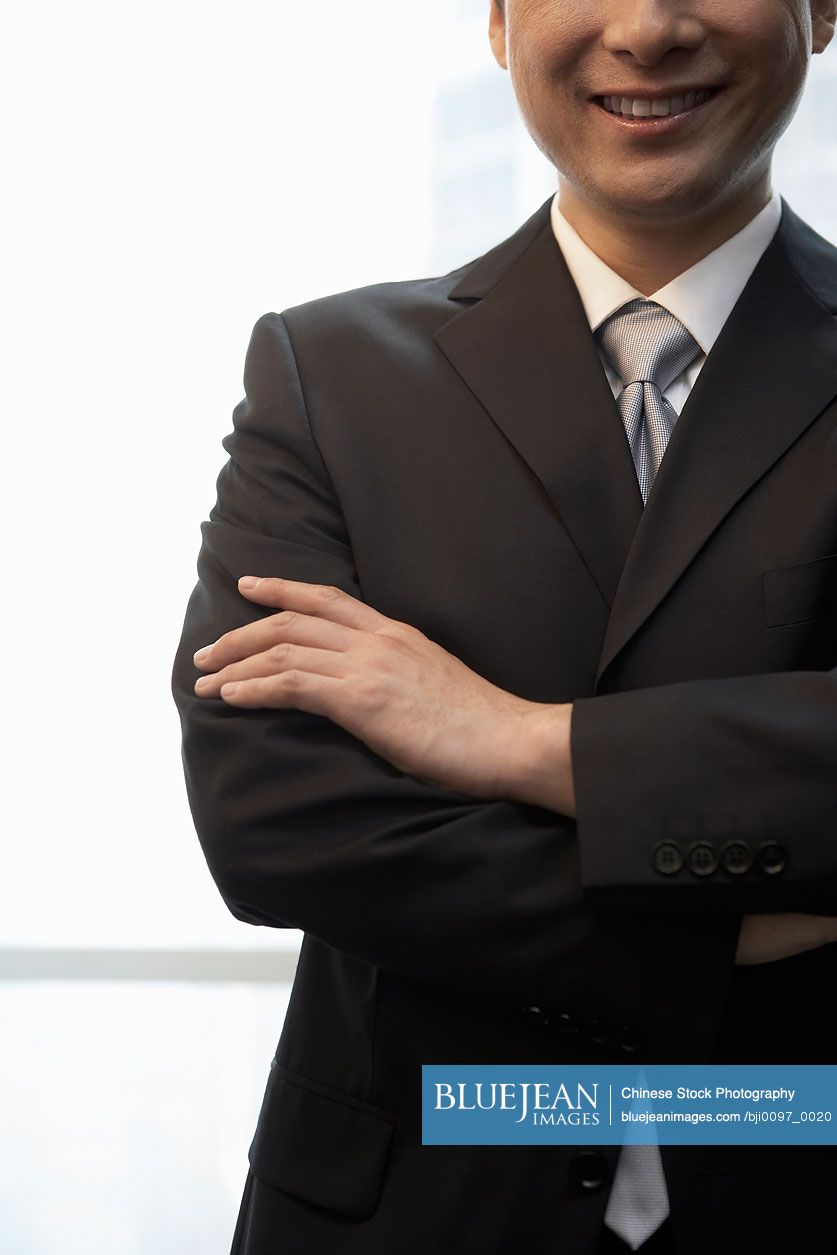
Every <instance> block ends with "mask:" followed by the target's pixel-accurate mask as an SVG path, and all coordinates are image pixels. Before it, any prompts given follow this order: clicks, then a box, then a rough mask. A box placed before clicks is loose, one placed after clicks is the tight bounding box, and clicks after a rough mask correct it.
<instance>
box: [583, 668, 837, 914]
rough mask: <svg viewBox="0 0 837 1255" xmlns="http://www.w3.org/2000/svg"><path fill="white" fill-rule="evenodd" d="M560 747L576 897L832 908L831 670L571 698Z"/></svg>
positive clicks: (834, 688)
mask: <svg viewBox="0 0 837 1255" xmlns="http://www.w3.org/2000/svg"><path fill="white" fill-rule="evenodd" d="M571 746H572V754H573V778H574V783H575V792H576V816H577V831H578V839H579V844H580V850H581V869H582V883H583V885H584V888H585V896H586V900H587V901H588V902H591V903H592V902H597V903H599V904H600V906H601V907H602V908H603V909H610V908H611V907H618V906H619V905H620V904H622V905H624V904H625V903H626V902H628V901H633V902H635V903H636V904H637V905H639V904H641V903H647V904H648V905H649V906H651V907H652V908H654V909H658V910H672V911H678V910H680V909H681V908H685V909H687V910H689V909H695V910H707V909H710V910H718V911H730V912H736V911H744V912H748V913H749V912H771V911H776V912H783V911H807V912H811V913H814V914H822V915H835V914H837V669H835V670H831V671H828V670H826V671H796V672H780V673H775V674H767V675H751V676H742V677H733V678H728V679H727V678H722V679H710V680H705V679H702V680H690V681H683V682H679V683H676V684H668V685H661V686H659V687H655V688H646V689H636V690H633V691H628V692H619V693H612V694H606V695H601V696H597V697H592V698H582V699H580V700H578V701H576V702H575V703H574V708H573V719H572V729H571Z"/></svg>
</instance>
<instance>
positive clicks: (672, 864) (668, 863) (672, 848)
mask: <svg viewBox="0 0 837 1255" xmlns="http://www.w3.org/2000/svg"><path fill="white" fill-rule="evenodd" d="M651 864H652V866H653V868H654V870H655V871H658V872H662V873H663V875H664V876H672V875H674V873H675V872H679V871H680V868H681V867H682V866H683V855H682V854H681V853H680V846H679V845H676V844H675V842H674V841H658V842H657V844H656V845H655V846H654V849H653V851H652V854H651Z"/></svg>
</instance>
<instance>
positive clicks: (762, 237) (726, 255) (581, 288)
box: [550, 191, 782, 414]
mask: <svg viewBox="0 0 837 1255" xmlns="http://www.w3.org/2000/svg"><path fill="white" fill-rule="evenodd" d="M558 196H559V193H558V192H556V193H555V195H554V197H553V198H552V205H551V208H550V220H551V223H552V231H553V234H554V235H555V239H556V240H557V241H558V246H559V248H560V249H561V252H562V253H563V255H564V260H565V261H566V263H567V267H568V269H569V271H570V274H571V275H572V277H573V280H574V282H575V286H576V287H577V288H578V294H579V296H580V297H581V303H582V305H583V306H584V311H585V313H586V314H587V318H588V321H589V323H590V330H591V331H595V330H596V328H597V327H599V326H601V324H602V323H603V322H604V321H605V319H606V318H609V317H610V315H611V314H614V313H615V312H616V310H617V309H620V308H621V306H623V305H624V304H625V303H626V302H627V301H633V300H635V299H636V298H637V297H642V296H643V293H642V292H637V290H636V288H634V287H631V285H630V283H628V282H627V280H626V279H623V278H622V277H621V275H618V274H617V273H616V271H615V270H611V268H610V266H608V265H607V264H606V263H605V262H603V261H602V259H601V257H599V256H598V255H597V254H596V253H594V252H593V250H592V249H591V248H590V247H589V245H587V244H585V242H584V240H582V238H581V236H580V235H579V234H578V232H577V231H576V230H575V229H574V228H573V227H572V226H570V224H569V222H568V221H567V219H566V218H565V217H564V215H563V214H562V213H561V210H560V208H559V205H558ZM781 216H782V203H781V200H780V198H779V194H778V193H777V192H775V191H774V193H773V195H772V197H771V198H770V200H769V201H768V203H767V204H766V205H765V206H764V208H763V209H761V210H760V211H759V212H758V213H757V214H756V216H755V217H754V218H751V219H750V221H749V222H748V223H747V225H746V226H745V227H742V228H741V230H740V231H738V232H737V234H735V235H733V236H730V238H729V239H728V240H725V241H724V243H723V244H721V245H719V246H718V248H716V249H714V250H713V251H712V252H711V253H707V255H706V256H705V257H702V258H701V260H700V261H699V262H695V264H694V266H690V267H689V269H688V270H684V271H683V272H682V274H679V275H677V277H676V278H675V279H672V280H671V281H670V282H669V283H667V284H666V285H665V286H664V287H662V288H659V289H658V291H656V292H654V293H653V294H652V295H651V296H649V297H648V298H647V299H648V300H650V301H656V302H657V304H658V305H662V306H663V308H664V309H667V310H668V311H669V313H671V314H674V316H675V318H679V320H680V322H682V324H683V326H684V327H686V328H687V330H689V331H690V332H691V333H692V335H693V336H694V338H695V340H696V341H697V343H698V344H699V345H700V348H701V353H700V356H699V357H697V358H696V359H695V361H694V362H693V363H692V365H691V366H689V367H688V368H687V369H686V370H685V371H683V373H682V374H681V375H678V376H677V378H676V379H675V380H674V381H673V382H672V384H671V385H670V387H669V388H667V389H666V391H665V393H664V394H663V395H664V396H665V397H666V399H667V400H668V401H670V402H671V404H672V406H673V407H674V409H675V411H676V412H677V413H678V414H679V413H680V411H681V410H682V408H683V405H684V404H685V401H686V398H687V396H688V395H689V392H690V391H691V389H692V385H693V384H694V382H695V380H696V379H697V377H698V375H699V374H700V370H701V367H702V366H703V363H704V362H705V361H706V355H707V354H708V352H709V350H710V349H711V348H712V345H713V344H714V343H715V341H716V340H717V338H718V335H719V333H720V330H721V328H722V327H723V325H724V323H725V322H726V320H727V318H728V317H729V315H730V314H731V313H732V307H733V306H734V305H735V302H736V301H737V300H738V298H739V296H740V295H741V293H742V291H743V289H744V286H745V284H746V282H747V280H748V279H749V277H750V275H751V274H752V273H753V271H754V270H755V267H756V263H757V262H758V260H759V258H760V257H761V255H762V253H763V252H764V250H765V249H766V248H767V246H768V244H769V243H770V241H771V240H772V239H773V236H774V234H775V232H776V228H777V227H778V225H779V219H780V218H781ZM599 355H600V356H601V358H602V365H603V366H604V369H605V374H606V375H607V379H608V382H609V384H610V386H611V388H612V389H613V395H614V396H618V395H619V393H620V392H621V391H622V388H623V382H622V380H621V379H619V377H618V376H617V375H616V374H615V372H614V370H613V368H612V366H611V364H610V362H609V361H608V360H607V358H606V357H605V356H604V354H603V353H602V351H601V349H599Z"/></svg>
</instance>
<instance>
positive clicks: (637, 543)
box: [596, 205, 837, 686]
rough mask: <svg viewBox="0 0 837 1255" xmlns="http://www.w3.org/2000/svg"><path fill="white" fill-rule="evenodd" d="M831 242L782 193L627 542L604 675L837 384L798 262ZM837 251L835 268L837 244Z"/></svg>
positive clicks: (816, 304)
mask: <svg viewBox="0 0 837 1255" xmlns="http://www.w3.org/2000/svg"><path fill="white" fill-rule="evenodd" d="M820 243H821V241H819V239H818V237H817V236H815V235H814V234H813V232H811V231H810V229H809V228H807V227H806V226H805V224H804V223H802V222H801V220H800V219H799V218H797V217H796V215H795V214H793V213H792V212H791V211H790V210H789V209H788V207H787V205H783V216H782V221H781V223H780V226H779V229H778V231H777V233H776V235H775V236H774V238H773V240H772V241H771V243H770V244H769V245H768V247H767V249H766V250H765V252H764V254H763V255H762V257H761V259H760V261H759V263H758V264H757V266H756V268H755V270H754V271H753V274H752V275H751V277H750V280H749V282H748V283H747V285H746V287H745V288H744V290H743V292H742V294H741V296H740V298H739V300H738V302H737V304H736V305H735V307H734V309H733V311H732V313H731V314H730V316H729V318H728V319H727V322H726V323H725V324H724V327H723V329H722V331H721V334H720V335H719V337H718V339H717V341H716V342H715V344H714V345H713V347H712V351H711V352H710V354H709V356H708V358H707V360H706V363H705V365H704V366H703V369H702V370H701V372H700V374H699V375H698V378H697V382H696V383H695V386H694V388H693V389H692V392H691V393H690V395H689V398H688V400H687V401H686V404H685V405H684V407H683V410H682V412H681V414H680V417H679V418H678V420H677V423H676V424H675V427H674V431H673V432H672V435H671V438H670V440H669V443H668V446H667V448H666V452H665V456H664V457H663V460H662V462H661V464H660V469H659V471H658V472H657V475H656V478H655V480H654V484H653V487H652V490H651V493H650V495H649V498H648V504H647V505H646V507H645V509H644V511H643V512H642V516H641V518H640V520H639V523H638V525H637V528H636V532H635V534H634V537H633V542H632V544H631V546H630V549H629V552H628V554H627V558H626V561H625V566H624V569H623V571H622V576H621V579H620V581H619V586H618V590H617V592H616V596H615V598H614V602H613V606H612V609H611V615H610V620H609V623H608V628H607V633H606V636H605V641H604V646H603V648H602V654H601V658H600V660H599V668H598V675H597V681H596V683H597V686H598V685H599V684H600V682H601V679H602V677H603V675H604V672H605V670H606V669H607V667H608V666H609V665H610V664H611V663H612V662H613V660H614V659H615V658H616V656H617V655H618V654H619V652H620V651H621V650H622V649H623V648H624V647H625V645H626V644H627V643H628V641H629V640H630V639H631V637H632V636H633V635H634V634H635V633H636V632H637V631H638V630H639V628H640V627H641V626H642V624H643V623H644V622H645V621H646V620H647V619H648V617H649V615H651V614H652V613H653V611H654V610H655V609H656V607H657V606H658V605H659V604H660V602H661V601H662V599H663V598H664V597H665V596H666V594H667V593H668V592H669V590H670V589H671V588H672V586H673V585H674V584H675V582H676V581H677V579H678V578H679V577H680V575H681V574H682V573H683V571H684V570H685V569H686V567H687V566H688V565H689V563H690V562H691V561H692V559H693V558H694V557H695V556H696V554H697V553H698V551H699V550H700V549H701V547H702V546H703V545H704V544H705V542H706V541H707V540H708V539H709V537H710V536H711V534H712V533H713V532H714V531H715V529H716V528H717V527H718V526H719V524H720V523H721V522H722V520H723V519H724V517H725V516H726V515H727V514H728V513H729V511H730V510H731V509H732V508H733V506H734V505H735V504H736V502H737V501H738V500H739V499H740V498H741V497H742V496H743V495H744V494H745V493H746V492H747V491H748V490H749V489H750V488H751V487H752V486H753V484H754V483H755V482H756V481H757V480H758V479H759V478H760V477H761V476H762V475H764V474H765V473H766V472H767V471H768V470H769V469H770V467H771V466H772V465H773V464H774V463H775V462H776V461H777V460H778V459H779V458H780V457H781V456H782V454H783V453H784V452H785V451H786V450H787V449H788V447H789V446H790V445H791V444H792V443H793V441H794V440H796V439H797V437H798V436H800V435H801V434H802V432H803V431H804V430H805V429H806V427H808V426H809V425H810V424H811V423H812V422H813V421H814V419H815V418H816V417H817V415H818V414H820V413H821V412H822V410H823V409H824V408H825V407H826V406H827V405H828V404H829V402H830V401H831V400H832V399H833V398H834V396H835V395H837V324H836V323H835V320H834V317H833V315H832V313H831V310H830V308H829V307H828V304H827V303H823V302H822V301H821V300H820V299H819V298H818V297H817V296H815V295H814V294H813V293H812V292H811V291H810V290H809V288H808V286H806V284H805V283H803V281H802V279H801V277H800V274H799V273H798V271H797V269H796V268H795V266H794V265H793V264H792V260H793V261H798V262H800V263H801V268H802V270H803V273H804V271H805V270H806V269H808V268H809V266H808V264H807V263H809V262H810V260H811V257H810V252H811V250H812V249H813V250H818V245H819V244H820ZM826 258H827V267H828V268H827V270H826V272H825V277H826V278H827V279H828V278H831V279H832V280H833V276H834V254H833V251H832V252H831V256H828V255H827V253H823V254H822V259H823V260H826Z"/></svg>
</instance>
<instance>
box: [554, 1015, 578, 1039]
mask: <svg viewBox="0 0 837 1255" xmlns="http://www.w3.org/2000/svg"><path fill="white" fill-rule="evenodd" d="M555 1023H556V1024H557V1025H558V1027H559V1029H560V1030H561V1032H562V1033H566V1035H567V1036H568V1037H569V1036H570V1035H571V1034H572V1033H577V1032H578V1024H577V1023H576V1021H575V1017H574V1016H572V1015H570V1013H569V1011H559V1012H558V1015H557V1016H556V1019H555Z"/></svg>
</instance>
